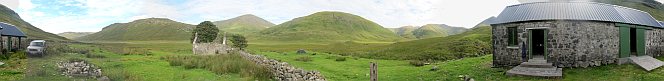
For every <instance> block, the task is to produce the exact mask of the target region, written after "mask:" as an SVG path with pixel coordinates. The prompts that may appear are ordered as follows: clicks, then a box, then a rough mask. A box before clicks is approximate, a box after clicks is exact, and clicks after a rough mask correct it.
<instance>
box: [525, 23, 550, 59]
mask: <svg viewBox="0 0 664 81" xmlns="http://www.w3.org/2000/svg"><path fill="white" fill-rule="evenodd" d="M528 34H529V35H528V48H529V49H530V50H529V54H530V58H547V50H546V49H547V34H548V31H547V30H546V29H529V30H528Z"/></svg>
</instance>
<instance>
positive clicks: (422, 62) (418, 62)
mask: <svg viewBox="0 0 664 81" xmlns="http://www.w3.org/2000/svg"><path fill="white" fill-rule="evenodd" d="M410 65H413V66H417V67H419V66H424V61H420V60H411V61H410Z"/></svg>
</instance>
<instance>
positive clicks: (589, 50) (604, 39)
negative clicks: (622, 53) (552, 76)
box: [492, 21, 619, 67]
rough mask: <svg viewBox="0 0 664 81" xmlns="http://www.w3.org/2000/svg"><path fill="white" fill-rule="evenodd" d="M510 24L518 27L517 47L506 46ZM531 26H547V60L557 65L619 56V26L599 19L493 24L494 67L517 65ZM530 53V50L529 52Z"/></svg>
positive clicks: (586, 63)
mask: <svg viewBox="0 0 664 81" xmlns="http://www.w3.org/2000/svg"><path fill="white" fill-rule="evenodd" d="M507 27H518V36H519V38H518V42H519V43H518V46H517V47H509V48H508V47H507V40H508V38H507V33H506V32H507ZM528 28H546V29H548V31H549V32H548V33H547V40H546V41H547V49H546V50H547V51H548V57H549V58H548V59H547V61H548V62H551V63H553V64H554V66H557V67H588V66H599V65H602V64H610V63H614V62H616V61H617V58H618V48H619V47H618V43H619V41H618V40H619V39H618V37H619V36H618V35H619V33H618V28H617V27H615V24H613V23H607V22H598V21H531V22H519V23H509V24H500V25H494V26H493V29H492V32H493V36H492V39H493V49H494V52H493V54H494V61H493V64H494V66H515V65H518V64H520V63H522V62H524V61H527V59H522V55H526V56H527V54H522V51H521V50H522V49H525V48H527V47H524V46H527V45H524V44H528V43H527V40H528V36H527V35H528V34H527V29H528ZM526 53H527V52H526Z"/></svg>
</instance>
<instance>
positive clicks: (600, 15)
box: [491, 2, 664, 28]
mask: <svg viewBox="0 0 664 81" xmlns="http://www.w3.org/2000/svg"><path fill="white" fill-rule="evenodd" d="M531 20H594V21H608V22H620V23H629V24H637V25H644V26H652V27H659V28H664V27H662V25H661V24H660V23H659V22H657V20H655V18H653V17H652V16H650V14H648V13H647V12H643V11H640V10H636V9H632V8H627V7H622V6H617V5H610V4H603V3H595V2H536V3H524V4H518V5H512V6H507V7H506V8H505V9H504V10H503V12H501V13H500V15H498V17H497V18H496V19H495V20H494V21H493V22H492V23H491V24H503V23H511V22H520V21H531Z"/></svg>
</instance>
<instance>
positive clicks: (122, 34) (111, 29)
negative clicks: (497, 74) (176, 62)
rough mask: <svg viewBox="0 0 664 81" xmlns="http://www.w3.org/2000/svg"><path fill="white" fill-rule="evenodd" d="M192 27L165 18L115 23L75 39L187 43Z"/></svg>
mask: <svg viewBox="0 0 664 81" xmlns="http://www.w3.org/2000/svg"><path fill="white" fill-rule="evenodd" d="M193 27H194V25H189V24H185V23H181V22H177V21H173V20H170V19H165V18H148V19H139V20H135V21H132V22H129V23H115V24H111V25H109V26H107V27H104V28H103V29H102V30H101V31H99V32H97V33H94V34H90V35H86V36H83V37H79V38H76V40H79V41H157V40H159V41H187V40H189V39H190V37H191V30H192V28H193Z"/></svg>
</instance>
